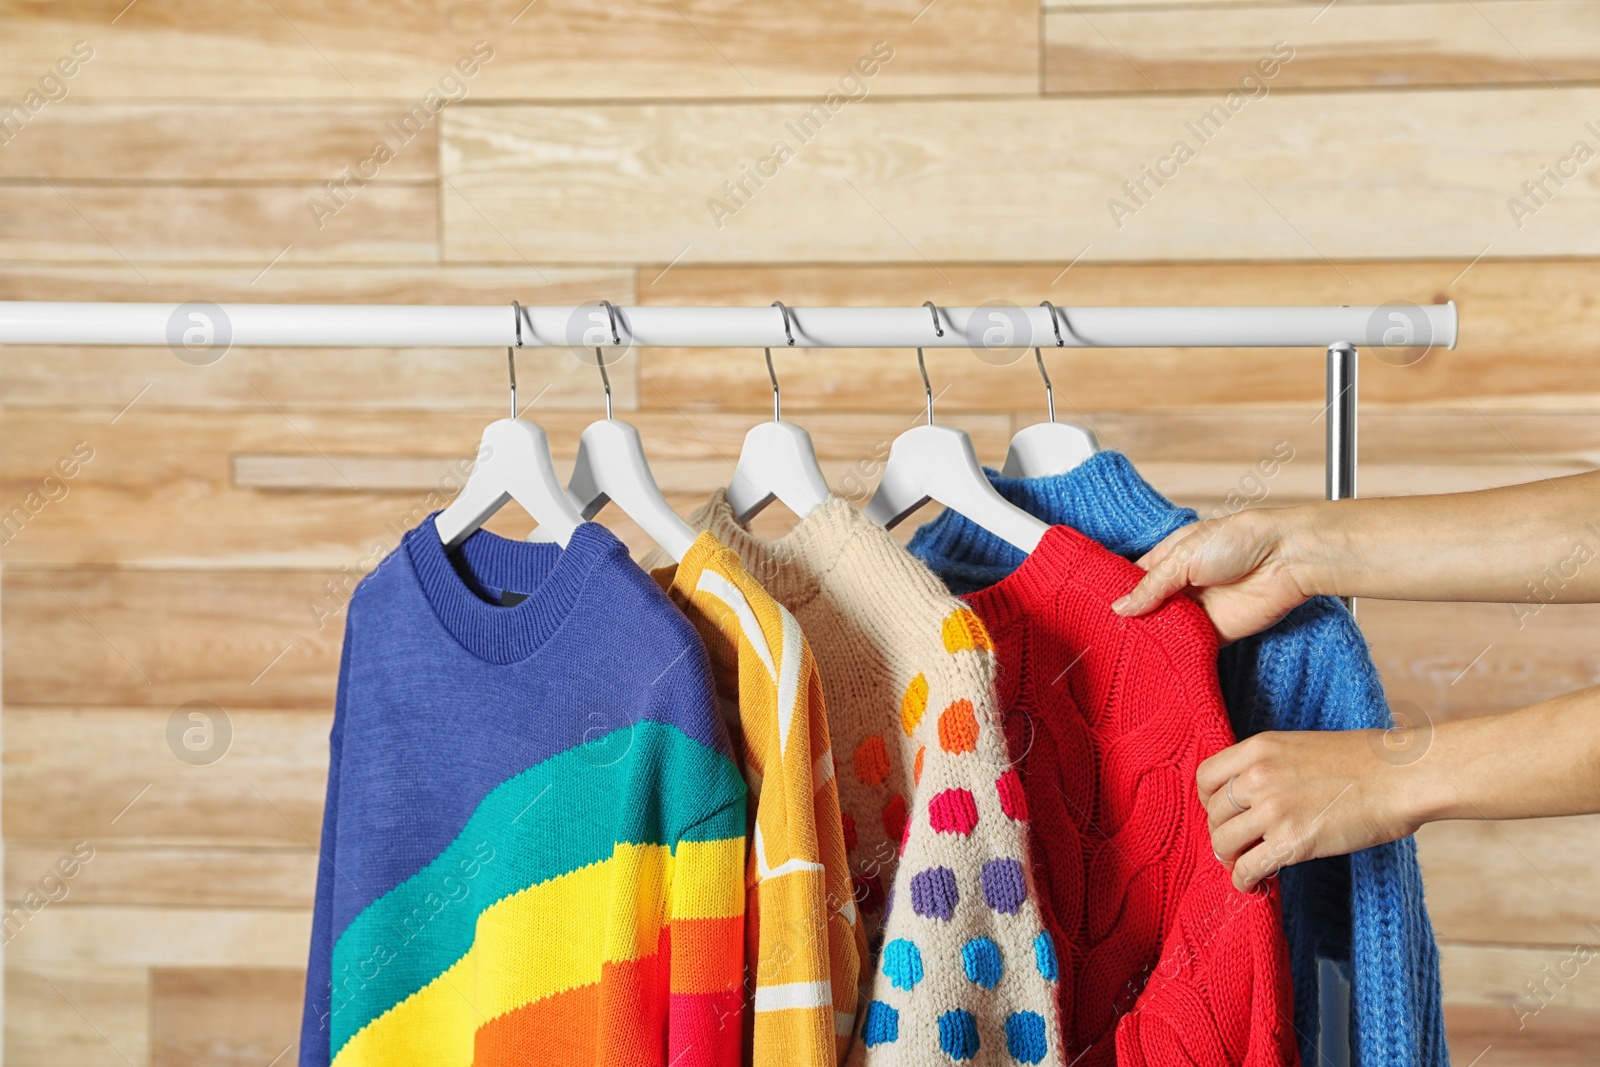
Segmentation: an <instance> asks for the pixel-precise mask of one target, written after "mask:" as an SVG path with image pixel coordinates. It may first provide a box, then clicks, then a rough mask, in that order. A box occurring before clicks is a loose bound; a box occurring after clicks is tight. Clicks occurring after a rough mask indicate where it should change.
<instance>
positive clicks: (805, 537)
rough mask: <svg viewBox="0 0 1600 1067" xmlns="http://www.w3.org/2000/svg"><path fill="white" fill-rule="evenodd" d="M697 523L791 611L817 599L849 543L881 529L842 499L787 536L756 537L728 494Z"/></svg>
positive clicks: (720, 493) (714, 497)
mask: <svg viewBox="0 0 1600 1067" xmlns="http://www.w3.org/2000/svg"><path fill="white" fill-rule="evenodd" d="M697 518H698V519H699V525H700V526H701V527H702V528H703V529H705V530H707V531H709V532H710V533H711V534H712V535H713V536H715V537H716V539H717V540H718V541H721V542H722V544H724V545H726V546H727V547H728V548H729V549H730V550H732V552H733V553H734V555H736V556H738V557H739V559H740V561H741V562H742V563H743V564H744V569H745V571H746V572H747V573H749V575H750V576H751V577H752V578H754V579H755V580H756V581H757V582H759V583H760V584H761V586H762V588H764V589H765V590H766V591H767V593H768V595H770V596H771V597H772V598H773V599H774V600H776V601H778V602H779V603H780V604H783V605H784V606H785V607H787V608H789V609H790V610H791V611H793V610H795V609H796V608H798V607H799V606H801V605H804V604H806V603H808V602H809V601H810V600H811V599H812V598H814V597H815V596H816V595H817V593H818V591H819V590H820V589H821V584H822V578H823V576H824V575H825V574H826V573H827V572H828V571H829V570H831V569H832V568H833V566H834V565H835V564H836V563H837V562H838V560H839V558H840V556H841V553H842V551H843V549H844V547H845V546H846V545H847V544H849V543H850V542H851V541H853V540H855V539H856V538H857V537H859V536H861V535H862V533H863V532H865V531H868V530H879V527H878V526H877V525H875V524H874V523H873V522H872V520H870V519H868V518H867V517H866V516H865V515H862V514H861V513H860V512H858V511H856V509H855V508H854V507H852V506H851V505H850V502H849V501H848V500H846V499H845V498H844V497H841V496H838V495H837V494H834V495H830V496H829V497H828V499H827V500H825V501H823V502H822V503H821V504H818V505H817V506H816V507H814V508H812V509H811V511H810V513H809V514H807V515H805V516H804V517H803V518H801V520H800V521H799V522H798V523H796V524H795V525H794V526H793V527H792V528H790V529H789V531H788V532H787V533H785V534H784V535H783V536H782V537H777V538H773V539H772V540H770V541H769V540H767V539H766V538H763V537H758V536H756V535H755V534H753V533H751V532H750V529H749V527H747V526H745V525H744V524H743V523H741V522H740V521H739V517H738V516H737V515H736V514H734V510H733V505H731V504H729V503H728V491H727V490H726V489H718V490H717V491H716V492H714V493H712V494H711V499H710V500H708V501H707V502H706V504H705V506H704V507H703V508H702V509H701V511H700V512H699V513H698V515H697ZM880 532H882V533H883V536H885V537H891V535H889V534H888V533H887V532H886V531H880ZM891 540H892V537H891ZM896 547H897V548H898V547H899V545H898V544H897V545H896Z"/></svg>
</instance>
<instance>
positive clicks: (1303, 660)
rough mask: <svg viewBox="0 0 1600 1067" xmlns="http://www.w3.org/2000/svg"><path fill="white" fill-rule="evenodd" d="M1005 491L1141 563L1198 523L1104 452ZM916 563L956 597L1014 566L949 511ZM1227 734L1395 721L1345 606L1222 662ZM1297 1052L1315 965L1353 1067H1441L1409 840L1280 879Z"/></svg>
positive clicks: (1444, 1055) (1310, 1016)
mask: <svg viewBox="0 0 1600 1067" xmlns="http://www.w3.org/2000/svg"><path fill="white" fill-rule="evenodd" d="M989 478H990V481H992V482H993V483H994V486H995V488H996V489H998V490H999V491H1000V494H1001V495H1002V496H1004V497H1006V498H1007V499H1008V500H1010V501H1011V502H1012V503H1014V504H1016V505H1017V506H1019V507H1021V508H1022V509H1023V510H1025V511H1028V512H1031V513H1032V514H1034V515H1036V516H1038V517H1039V518H1041V519H1043V520H1045V521H1046V522H1049V523H1052V524H1057V523H1059V524H1064V525H1067V526H1072V527H1074V528H1076V529H1078V530H1079V531H1081V532H1083V533H1085V534H1088V535H1089V536H1090V537H1092V538H1094V539H1095V540H1097V541H1099V542H1100V543H1101V544H1103V545H1105V546H1106V547H1107V548H1109V549H1111V550H1112V551H1113V552H1116V553H1118V554H1120V555H1123V556H1127V557H1130V558H1137V557H1138V556H1140V555H1143V554H1144V553H1145V552H1147V551H1149V550H1150V549H1151V548H1153V547H1154V546H1155V545H1156V543H1157V542H1159V541H1160V540H1161V539H1162V538H1164V537H1165V536H1167V534H1169V533H1171V532H1172V531H1174V530H1176V529H1178V528H1179V527H1181V526H1185V525H1187V524H1189V523H1191V522H1194V521H1195V520H1196V519H1197V518H1198V516H1197V515H1196V514H1195V512H1194V511H1192V510H1190V509H1188V508H1180V507H1178V506H1176V505H1175V504H1173V503H1171V502H1170V501H1168V500H1167V499H1166V498H1165V497H1163V496H1162V495H1161V494H1160V493H1158V492H1156V490H1155V489H1153V488H1152V487H1151V486H1150V485H1149V483H1147V482H1146V481H1145V480H1144V479H1143V478H1141V477H1140V476H1139V473H1138V472H1137V471H1136V470H1134V468H1133V465H1132V464H1131V463H1129V462H1128V459H1127V457H1126V456H1124V455H1122V454H1121V453H1119V452H1101V453H1099V454H1097V455H1095V456H1094V457H1093V458H1091V459H1090V460H1088V461H1087V462H1086V463H1084V464H1082V465H1081V466H1079V467H1077V468H1076V469H1074V470H1072V471H1069V472H1068V473H1066V474H1063V475H1060V476H1058V477H1054V478H1033V479H1012V478H1001V477H1000V476H999V475H998V474H996V473H994V472H993V471H990V472H989ZM910 548H911V551H912V553H913V554H915V555H916V556H918V557H919V558H920V559H922V561H923V562H925V563H926V564H928V566H929V567H931V568H932V569H933V570H934V571H935V572H936V573H937V574H938V575H939V576H940V577H941V578H943V579H944V580H945V583H946V584H947V585H948V586H949V587H950V589H951V591H953V592H955V593H957V594H965V593H970V592H972V591H974V590H977V589H981V588H983V587H985V586H988V585H992V584H993V583H994V582H996V581H998V580H1000V579H1001V578H1003V577H1005V576H1006V575H1007V574H1009V573H1010V572H1011V571H1012V570H1014V569H1016V567H1017V565H1018V564H1020V563H1021V562H1022V560H1023V554H1022V552H1020V551H1019V550H1018V549H1016V548H1014V547H1013V546H1011V545H1009V544H1007V543H1006V542H1004V541H1002V540H1000V539H999V538H998V537H995V536H994V535H993V534H990V533H988V532H986V531H985V530H983V529H981V528H979V527H978V526H977V525H975V524H974V523H972V522H969V521H968V520H966V519H964V518H962V517H961V516H959V515H957V514H955V513H954V512H950V511H946V512H945V513H944V514H942V515H940V516H939V517H938V518H937V519H935V520H933V521H932V522H930V523H928V524H927V525H926V526H924V527H922V528H921V529H920V530H918V531H917V532H916V535H915V536H914V537H913V538H912V539H911V544H910ZM1217 669H1218V675H1219V678H1220V681H1221V684H1222V693H1223V697H1224V700H1225V701H1226V703H1227V706H1228V713H1229V716H1230V717H1231V718H1232V720H1233V727H1234V732H1235V733H1236V734H1237V735H1238V736H1239V737H1241V738H1242V737H1248V736H1250V735H1251V734H1254V733H1258V732H1260V731H1262V730H1356V729H1366V728H1379V729H1388V728H1389V727H1391V726H1392V725H1393V722H1392V719H1391V717H1390V714H1389V707H1388V703H1387V701H1386V700H1385V698H1384V694H1383V686H1382V684H1381V683H1380V682H1379V680H1378V672H1377V669H1376V668H1375V667H1374V666H1373V664H1372V658H1371V656H1370V655H1369V654H1368V652H1367V645H1366V641H1365V640H1364V639H1363V637H1362V634H1361V631H1360V630H1359V629H1358V628H1357V626H1356V624H1355V620H1354V619H1352V618H1351V617H1350V613H1349V612H1348V611H1346V610H1345V608H1344V605H1342V604H1340V603H1339V601H1337V600H1335V599H1333V598H1330V597H1316V598H1314V599H1312V600H1309V601H1307V602H1306V603H1304V604H1302V605H1300V606H1299V607H1298V608H1296V609H1295V610H1294V611H1292V612H1290V613H1289V615H1288V617H1287V618H1285V619H1284V620H1283V621H1282V622H1280V623H1278V624H1277V625H1276V626H1274V627H1272V628H1271V629H1269V630H1267V631H1266V632H1264V633H1261V634H1257V635H1255V636H1253V637H1248V638H1245V639H1244V640H1242V641H1238V642H1235V643H1234V644H1232V645H1229V646H1228V647H1227V648H1225V649H1223V650H1222V653H1221V655H1220V656H1219V657H1218V662H1217ZM1279 877H1280V881H1281V883H1282V886H1281V887H1282V890H1283V911H1284V916H1283V919H1284V922H1283V925H1284V933H1285V935H1286V936H1287V937H1288V940H1289V955H1290V966H1291V973H1292V975H1293V980H1294V992H1295V1028H1296V1029H1297V1030H1298V1032H1299V1035H1300V1052H1301V1057H1302V1059H1303V1060H1304V1062H1305V1063H1306V1064H1307V1065H1308V1067H1310V1065H1313V1064H1318V1063H1319V1062H1320V1060H1319V1057H1318V1053H1317V1039H1318V1032H1319V1027H1320V1011H1319V989H1318V965H1317V960H1318V958H1319V957H1320V958H1323V959H1330V960H1333V961H1335V962H1336V963H1337V964H1338V966H1339V967H1340V970H1341V971H1342V973H1343V974H1344V975H1345V976H1346V977H1347V978H1348V979H1349V980H1350V983H1351V1012H1350V1015H1351V1021H1350V1029H1351V1034H1350V1048H1351V1062H1352V1063H1353V1064H1358V1065H1360V1067H1445V1065H1447V1064H1448V1063H1449V1053H1448V1050H1447V1049H1446V1047H1445V1036H1444V1013H1443V1011H1442V1009H1441V1006H1440V989H1439V950H1438V946H1437V945H1436V944H1435V942H1434V938H1433V927H1432V924H1431V923H1430V922H1429V921H1428V913H1427V909H1426V908H1425V907H1424V905H1423V899H1422V873H1421V870H1420V868H1419V867H1418V865H1417V848H1416V842H1415V841H1414V840H1413V839H1411V838H1409V837H1407V838H1404V839H1402V840H1400V841H1394V842H1391V843H1389V844H1387V845H1379V846H1377V847H1376V848H1369V849H1364V850H1362V851H1360V852H1357V853H1354V854H1353V855H1350V856H1334V857H1328V858H1325V859H1318V860H1312V861H1310V862H1307V863H1301V864H1298V865H1296V866H1293V867H1289V868H1286V869H1284V871H1283V872H1282V873H1281V875H1280V876H1279Z"/></svg>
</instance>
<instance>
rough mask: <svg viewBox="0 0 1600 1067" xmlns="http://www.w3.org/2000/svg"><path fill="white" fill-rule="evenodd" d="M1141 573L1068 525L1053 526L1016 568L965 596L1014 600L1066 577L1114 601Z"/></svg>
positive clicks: (1050, 587)
mask: <svg viewBox="0 0 1600 1067" xmlns="http://www.w3.org/2000/svg"><path fill="white" fill-rule="evenodd" d="M1142 574H1143V572H1142V571H1139V569H1138V568H1137V567H1135V566H1134V565H1133V564H1131V563H1129V562H1128V561H1127V560H1125V559H1123V558H1121V557H1120V556H1116V555H1113V554H1112V553H1110V552H1107V551H1105V549H1104V546H1102V545H1100V544H1099V543H1098V542H1096V541H1094V540H1093V539H1092V538H1089V537H1087V536H1085V535H1084V534H1081V533H1079V532H1078V531H1077V530H1074V529H1073V528H1072V527H1070V526H1059V525H1058V526H1052V527H1050V528H1049V529H1048V530H1046V531H1045V532H1044V536H1043V537H1042V538H1040V540H1039V544H1038V546H1037V547H1035V548H1034V550H1033V551H1032V552H1030V553H1028V555H1027V557H1026V558H1025V559H1023V561H1022V562H1021V563H1020V564H1018V565H1017V567H1016V569H1015V570H1013V571H1012V572H1011V573H1010V574H1007V575H1006V576H1005V577H1004V578H1001V579H1000V580H999V581H997V582H995V583H994V584H993V585H990V586H988V587H986V588H983V589H979V590H977V591H976V592H973V593H969V594H968V597H976V598H980V599H986V598H989V597H999V598H1013V599H1014V598H1016V597H1018V596H1019V595H1020V596H1028V595H1029V594H1039V593H1046V592H1049V591H1052V590H1055V589H1057V588H1059V587H1060V586H1061V584H1062V582H1063V581H1064V580H1066V579H1067V578H1068V577H1069V576H1070V578H1071V579H1072V581H1073V582H1074V583H1075V584H1077V585H1080V586H1083V587H1086V588H1089V589H1092V590H1094V591H1095V592H1096V593H1097V594H1100V595H1103V596H1105V597H1106V598H1107V600H1108V601H1109V600H1114V599H1116V598H1117V597H1120V596H1122V595H1123V594H1124V593H1126V592H1128V590H1130V589H1132V588H1133V587H1134V586H1135V585H1136V584H1138V580H1139V576H1140V575H1142Z"/></svg>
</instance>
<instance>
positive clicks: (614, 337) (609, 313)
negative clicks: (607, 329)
mask: <svg viewBox="0 0 1600 1067" xmlns="http://www.w3.org/2000/svg"><path fill="white" fill-rule="evenodd" d="M600 306H601V307H603V308H605V309H606V320H607V321H608V322H610V324H611V343H612V344H614V345H619V346H620V345H621V344H622V335H621V334H619V333H618V332H617V318H618V316H620V315H621V314H622V313H621V312H620V311H618V310H617V305H615V304H613V303H612V302H611V301H609V300H602V301H600Z"/></svg>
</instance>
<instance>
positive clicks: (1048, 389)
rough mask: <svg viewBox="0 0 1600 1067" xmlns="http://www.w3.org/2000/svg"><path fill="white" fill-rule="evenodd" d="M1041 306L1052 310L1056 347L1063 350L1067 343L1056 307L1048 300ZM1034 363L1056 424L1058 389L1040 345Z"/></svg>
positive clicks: (1034, 356)
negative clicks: (1041, 379) (1057, 319)
mask: <svg viewBox="0 0 1600 1067" xmlns="http://www.w3.org/2000/svg"><path fill="white" fill-rule="evenodd" d="M1039 306H1040V307H1042V308H1049V309H1050V328H1051V329H1052V330H1054V331H1055V334H1056V347H1057V348H1061V347H1063V346H1065V344H1066V342H1065V341H1063V340H1062V339H1061V324H1060V323H1059V322H1057V321H1056V306H1055V305H1054V304H1052V303H1050V301H1048V300H1043V301H1040V303H1039ZM1033 361H1034V362H1035V363H1037V364H1038V365H1039V377H1041V378H1043V379H1044V403H1045V409H1046V410H1047V411H1048V412H1049V413H1050V421H1051V422H1055V421H1056V389H1055V386H1054V385H1052V384H1051V382H1050V372H1049V371H1047V370H1045V367H1044V354H1043V353H1042V352H1040V351H1039V346H1038V345H1034V346H1033Z"/></svg>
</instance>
